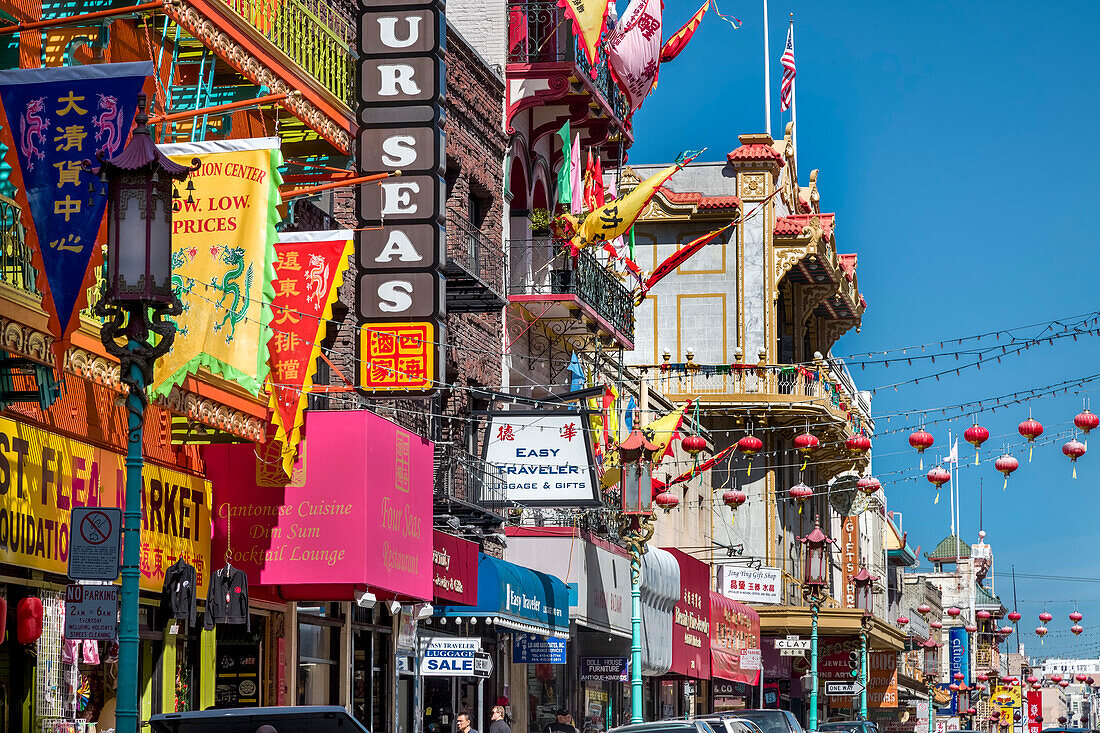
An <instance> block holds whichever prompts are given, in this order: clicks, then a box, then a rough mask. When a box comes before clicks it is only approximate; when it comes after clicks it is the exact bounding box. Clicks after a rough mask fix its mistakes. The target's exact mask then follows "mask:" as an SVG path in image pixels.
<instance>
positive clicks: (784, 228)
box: [773, 214, 836, 242]
mask: <svg viewBox="0 0 1100 733" xmlns="http://www.w3.org/2000/svg"><path fill="white" fill-rule="evenodd" d="M815 216H817V217H818V219H819V220H820V222H821V229H822V231H823V232H824V236H825V241H826V242H827V241H829V239H831V238H832V236H833V222H834V220H835V218H836V215H835V214H792V215H791V216H780V217H778V218H776V220H775V229H774V230H773V233H774V234H775V236H777V237H800V236H802V229H803V228H804V227H806V226H809V224H810V221H811V220H812V219H813V218H814V217H815Z"/></svg>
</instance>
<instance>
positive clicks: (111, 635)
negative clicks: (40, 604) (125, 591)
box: [65, 585, 118, 641]
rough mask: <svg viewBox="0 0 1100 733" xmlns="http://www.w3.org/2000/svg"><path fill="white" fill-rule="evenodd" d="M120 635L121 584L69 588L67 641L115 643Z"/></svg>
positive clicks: (66, 617)
mask: <svg viewBox="0 0 1100 733" xmlns="http://www.w3.org/2000/svg"><path fill="white" fill-rule="evenodd" d="M117 636H118V586H117V585H70V586H66V588H65V638H66V639H95V640H97V641H114V640H115V638H116V637H117Z"/></svg>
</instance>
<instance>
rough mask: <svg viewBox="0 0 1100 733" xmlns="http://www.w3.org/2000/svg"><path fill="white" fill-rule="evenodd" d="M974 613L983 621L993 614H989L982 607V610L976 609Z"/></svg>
mask: <svg viewBox="0 0 1100 733" xmlns="http://www.w3.org/2000/svg"><path fill="white" fill-rule="evenodd" d="M974 615H975V616H977V617H978V618H980V619H981V620H982V621H985V620H986V619H988V618H990V617H991V616H992V615H993V614H991V613H990V612H989V611H987V610H985V609H984V608H983V609H982V610H980V611H978V612H977V613H976V614H974Z"/></svg>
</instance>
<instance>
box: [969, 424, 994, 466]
mask: <svg viewBox="0 0 1100 733" xmlns="http://www.w3.org/2000/svg"><path fill="white" fill-rule="evenodd" d="M963 438H964V439H965V440H966V442H967V443H970V445H972V446H974V465H975V466H976V465H978V452H979V451H980V450H981V447H982V443H984V442H985V441H987V440H989V431H988V430H986V429H985V428H983V427H982V426H981V425H979V424H978V423H974V424H973V425H971V426H970V427H968V428H967V429H966V431H965V432H964V433H963Z"/></svg>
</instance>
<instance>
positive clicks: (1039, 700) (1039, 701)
mask: <svg viewBox="0 0 1100 733" xmlns="http://www.w3.org/2000/svg"><path fill="white" fill-rule="evenodd" d="M1042 717H1043V691H1042V690H1028V691H1027V733H1039V731H1040V730H1042V728H1043V724H1042V722H1041V721H1040V720H1039V719H1040V718H1042Z"/></svg>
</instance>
